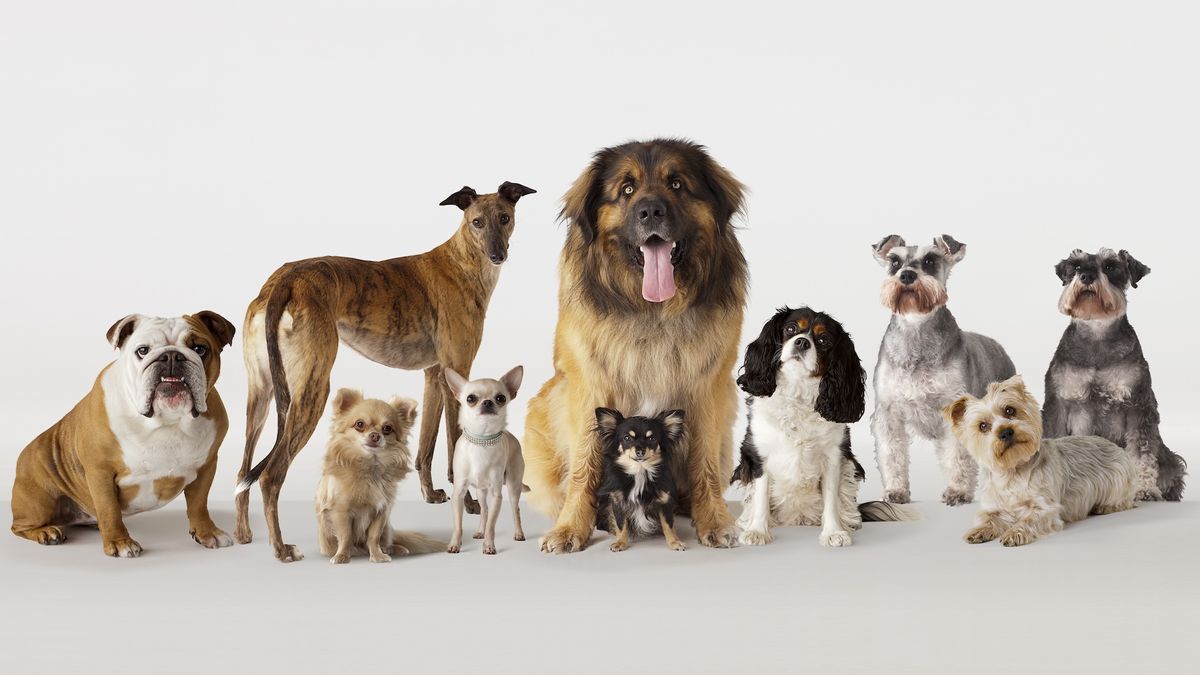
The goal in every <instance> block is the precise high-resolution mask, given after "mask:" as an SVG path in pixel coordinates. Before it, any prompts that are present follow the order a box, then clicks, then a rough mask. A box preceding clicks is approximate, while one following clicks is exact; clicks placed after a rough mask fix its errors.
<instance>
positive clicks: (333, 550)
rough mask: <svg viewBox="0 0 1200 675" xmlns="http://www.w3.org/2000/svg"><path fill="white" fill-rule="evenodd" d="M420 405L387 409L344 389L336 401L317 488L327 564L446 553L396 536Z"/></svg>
mask: <svg viewBox="0 0 1200 675" xmlns="http://www.w3.org/2000/svg"><path fill="white" fill-rule="evenodd" d="M416 416H417V402H416V401H414V400H412V399H410V398H402V397H396V398H394V399H392V401H391V402H390V403H388V402H385V401H380V400H377V399H364V398H363V395H362V394H361V393H360V392H357V391H354V390H353V389H341V390H339V391H338V393H337V396H335V397H334V399H333V425H332V428H331V430H330V438H329V451H328V452H327V453H326V454H325V471H324V474H323V475H322V476H321V482H320V484H319V485H318V486H317V498H316V506H317V539H318V541H319V543H320V547H321V555H326V556H330V558H329V562H331V563H334V564H341V563H347V562H350V556H352V555H355V554H361V553H364V552H366V553H368V554H369V555H370V556H371V562H391V560H392V556H391V555H390V554H395V555H408V554H409V553H428V552H431V551H437V550H441V549H443V548H445V546H446V544H445V542H440V541H437V540H434V539H431V538H429V537H426V536H424V535H421V534H416V533H415V532H393V531H392V526H391V520H390V519H391V513H392V503H393V502H394V501H395V500H396V485H397V483H399V482H400V481H401V480H402V479H403V478H404V477H405V476H407V475H408V472H409V471H411V470H412V459H411V457H410V456H409V451H408V434H409V432H410V431H411V430H412V427H413V420H414V419H415V418H416Z"/></svg>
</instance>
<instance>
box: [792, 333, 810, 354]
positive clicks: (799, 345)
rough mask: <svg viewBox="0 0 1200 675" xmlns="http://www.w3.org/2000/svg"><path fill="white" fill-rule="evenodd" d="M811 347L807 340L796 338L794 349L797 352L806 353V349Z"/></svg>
mask: <svg viewBox="0 0 1200 675" xmlns="http://www.w3.org/2000/svg"><path fill="white" fill-rule="evenodd" d="M811 346H812V343H811V342H809V341H808V338H802V337H798V338H796V349H797V350H799V351H802V352H806V351H808V348H809V347H811Z"/></svg>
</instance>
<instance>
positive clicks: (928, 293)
mask: <svg viewBox="0 0 1200 675" xmlns="http://www.w3.org/2000/svg"><path fill="white" fill-rule="evenodd" d="M872 250H873V252H874V254H875V259H876V260H877V261H878V262H879V264H880V265H882V266H883V268H884V269H885V270H886V271H887V277H886V278H885V279H884V280H883V286H882V288H881V289H880V292H879V300H880V302H881V303H882V304H883V306H884V307H887V308H888V309H889V310H890V311H891V312H892V313H893V314H900V315H906V314H917V315H921V314H928V313H930V312H932V311H933V310H935V309H937V308H938V307H941V306H942V305H944V304H946V301H947V300H949V296H948V295H947V293H946V281H947V280H948V279H949V278H950V270H951V268H953V267H954V266H955V265H956V264H958V262H959V261H960V260H962V259H963V257H964V256H965V255H966V254H967V247H966V245H965V244H963V243H961V242H959V241H956V240H955V239H954V238H953V237H951V236H950V235H948V234H944V235H942V236H940V237H937V238H935V239H934V240H933V244H931V245H928V246H906V245H905V244H904V239H903V238H902V237H900V236H899V235H895V234H893V235H889V236H887V237H884V238H883V239H882V240H880V242H879V243H878V244H875V245H874V246H873V247H872Z"/></svg>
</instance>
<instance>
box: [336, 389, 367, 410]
mask: <svg viewBox="0 0 1200 675" xmlns="http://www.w3.org/2000/svg"><path fill="white" fill-rule="evenodd" d="M362 400H363V395H362V392H361V391H358V390H357V389H338V392H337V394H336V395H335V396H334V397H333V415H334V417H337V416H339V415H345V414H346V412H347V411H348V410H350V409H351V408H353V407H354V406H356V405H358V404H359V403H361V402H362Z"/></svg>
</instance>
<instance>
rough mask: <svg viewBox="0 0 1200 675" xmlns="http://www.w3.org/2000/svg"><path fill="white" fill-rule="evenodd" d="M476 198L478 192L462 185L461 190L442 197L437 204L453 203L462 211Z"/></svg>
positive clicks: (447, 204)
mask: <svg viewBox="0 0 1200 675" xmlns="http://www.w3.org/2000/svg"><path fill="white" fill-rule="evenodd" d="M478 198H479V194H478V193H476V192H475V190H474V189H473V188H470V187H468V186H466V185H464V186H462V189H461V190H459V191H458V192H455V193H454V194H452V195H450V196H449V197H446V198H445V199H443V200H442V201H441V203H440V204H438V206H450V205H451V204H453V205H454V206H457V207H458V208H460V209H462V210H463V211H466V210H467V207H468V206H470V205H471V204H473V203H474V202H475V200H476V199H478ZM514 201H515V200H514Z"/></svg>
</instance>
